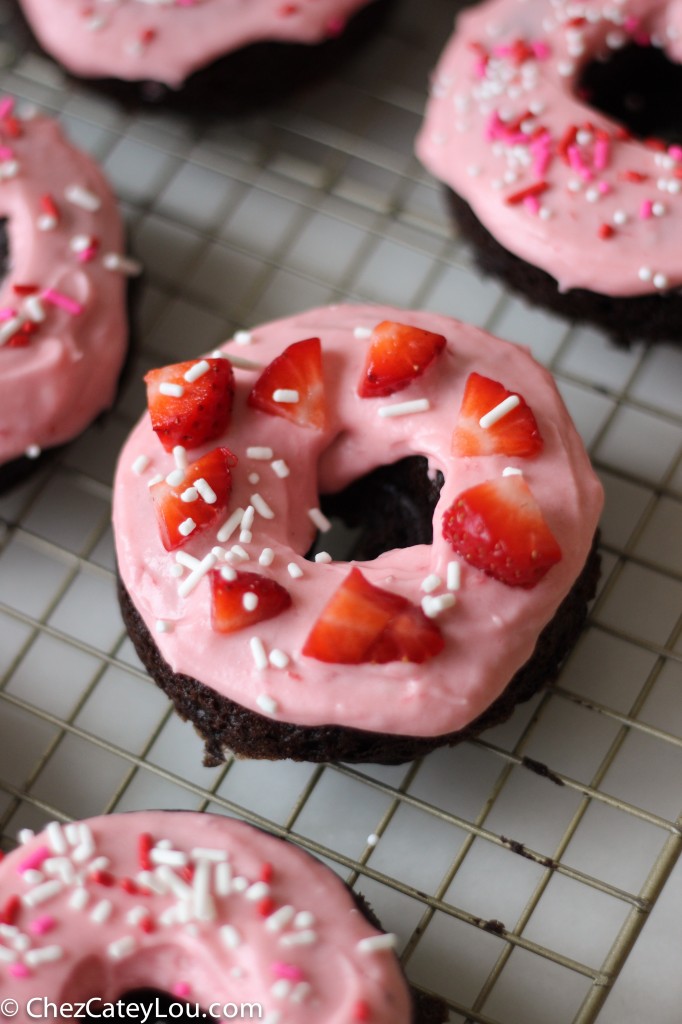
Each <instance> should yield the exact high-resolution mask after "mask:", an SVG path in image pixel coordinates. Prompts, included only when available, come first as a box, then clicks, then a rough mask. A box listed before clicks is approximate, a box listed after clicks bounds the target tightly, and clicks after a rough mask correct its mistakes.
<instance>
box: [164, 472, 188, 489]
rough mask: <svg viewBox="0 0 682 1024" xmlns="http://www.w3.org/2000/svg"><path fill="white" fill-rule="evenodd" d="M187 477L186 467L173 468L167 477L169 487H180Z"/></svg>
mask: <svg viewBox="0 0 682 1024" xmlns="http://www.w3.org/2000/svg"><path fill="white" fill-rule="evenodd" d="M184 479H185V471H184V469H172V470H171V471H170V473H169V474H168V476H167V477H166V483H167V484H168V486H169V487H179V486H180V484H181V483H182V482H183V481H184Z"/></svg>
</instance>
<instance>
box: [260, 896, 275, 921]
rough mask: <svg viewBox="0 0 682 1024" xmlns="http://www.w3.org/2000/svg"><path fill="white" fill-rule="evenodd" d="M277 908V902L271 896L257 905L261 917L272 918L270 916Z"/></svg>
mask: <svg viewBox="0 0 682 1024" xmlns="http://www.w3.org/2000/svg"><path fill="white" fill-rule="evenodd" d="M276 907H277V904H276V903H275V901H274V900H273V899H271V897H270V896H266V897H265V899H264V900H261V901H260V902H259V903H258V904H257V906H256V909H257V910H258V913H259V914H260V916H261V917H270V914H272V913H273V912H274V911H275V909H276Z"/></svg>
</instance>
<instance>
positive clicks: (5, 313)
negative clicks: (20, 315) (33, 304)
mask: <svg viewBox="0 0 682 1024" xmlns="http://www.w3.org/2000/svg"><path fill="white" fill-rule="evenodd" d="M16 315H17V311H16V309H12V308H11V307H10V306H4V307H3V308H2V309H0V321H2V320H11V319H12V317H15V316H16Z"/></svg>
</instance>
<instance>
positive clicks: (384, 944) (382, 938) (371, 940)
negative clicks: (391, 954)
mask: <svg viewBox="0 0 682 1024" xmlns="http://www.w3.org/2000/svg"><path fill="white" fill-rule="evenodd" d="M397 941H398V937H397V936H396V935H394V934H393V933H392V932H387V933H386V935H370V936H368V938H366V939H360V941H359V942H358V944H357V947H356V949H357V951H358V953H377V952H379V950H382V949H395V946H396V943H397Z"/></svg>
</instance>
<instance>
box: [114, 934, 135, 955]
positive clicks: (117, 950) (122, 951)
mask: <svg viewBox="0 0 682 1024" xmlns="http://www.w3.org/2000/svg"><path fill="white" fill-rule="evenodd" d="M136 949H137V943H136V941H135V939H134V938H133V936H132V935H125V936H124V937H123V938H122V939H117V940H116V941H115V942H110V943H109V945H108V946H107V955H108V956H109V957H111V959H112V960H122V959H123V957H125V956H130V954H131V953H134V952H135V950H136Z"/></svg>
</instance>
